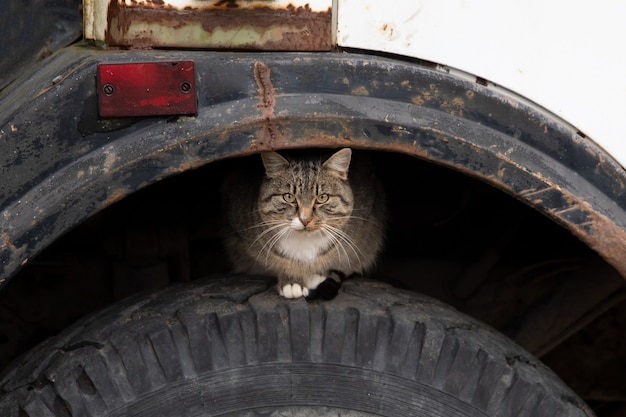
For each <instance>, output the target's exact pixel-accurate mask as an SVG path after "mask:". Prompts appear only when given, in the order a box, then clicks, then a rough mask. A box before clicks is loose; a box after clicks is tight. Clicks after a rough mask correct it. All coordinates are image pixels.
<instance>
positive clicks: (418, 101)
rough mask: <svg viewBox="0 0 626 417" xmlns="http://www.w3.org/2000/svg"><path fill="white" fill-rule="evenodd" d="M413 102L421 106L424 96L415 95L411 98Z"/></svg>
mask: <svg viewBox="0 0 626 417" xmlns="http://www.w3.org/2000/svg"><path fill="white" fill-rule="evenodd" d="M411 101H412V102H413V103H414V104H417V105H418V106H422V105H423V104H424V98H423V97H422V96H415V97H413V98H412V99H411Z"/></svg>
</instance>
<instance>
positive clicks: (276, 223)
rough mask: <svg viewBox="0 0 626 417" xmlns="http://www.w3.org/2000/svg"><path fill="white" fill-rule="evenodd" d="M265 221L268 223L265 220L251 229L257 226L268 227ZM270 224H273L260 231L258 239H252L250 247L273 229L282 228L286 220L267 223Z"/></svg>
mask: <svg viewBox="0 0 626 417" xmlns="http://www.w3.org/2000/svg"><path fill="white" fill-rule="evenodd" d="M265 223H266V222H263V223H262V224H260V225H258V226H253V227H251V228H250V229H253V228H257V227H266V224H265ZM269 224H272V226H271V227H268V228H267V229H264V230H262V231H261V233H259V234H258V235H257V236H256V239H254V240H253V241H252V243H250V248H251V247H252V246H254V244H255V243H257V242H258V241H259V240H260V239H261V238H262V237H263V236H265V235H266V234H268V233H270V232H272V231H273V230H276V229H278V228H280V227H281V226H285V223H284V222H282V221H273V222H271V223H267V225H269Z"/></svg>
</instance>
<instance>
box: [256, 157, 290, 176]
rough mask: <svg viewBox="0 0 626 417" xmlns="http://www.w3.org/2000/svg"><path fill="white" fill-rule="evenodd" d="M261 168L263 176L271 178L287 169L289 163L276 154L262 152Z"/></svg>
mask: <svg viewBox="0 0 626 417" xmlns="http://www.w3.org/2000/svg"><path fill="white" fill-rule="evenodd" d="M261 158H262V159H263V166H265V174H266V175H267V176H268V177H270V178H272V177H275V176H276V175H278V174H280V173H281V172H284V171H285V170H286V169H287V168H289V161H287V160H286V159H285V158H283V157H282V156H280V155H279V154H278V153H276V152H262V153H261Z"/></svg>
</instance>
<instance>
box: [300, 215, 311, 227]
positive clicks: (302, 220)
mask: <svg viewBox="0 0 626 417" xmlns="http://www.w3.org/2000/svg"><path fill="white" fill-rule="evenodd" d="M298 218H299V219H300V223H302V225H303V226H304V227H306V225H307V224H309V223H311V218H310V217H308V216H305V215H303V214H300V215H299V216H298Z"/></svg>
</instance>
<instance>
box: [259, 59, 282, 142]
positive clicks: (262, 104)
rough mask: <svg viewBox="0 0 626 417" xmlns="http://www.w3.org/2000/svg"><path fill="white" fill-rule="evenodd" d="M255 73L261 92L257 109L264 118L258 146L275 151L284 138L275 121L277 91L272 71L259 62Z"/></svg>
mask: <svg viewBox="0 0 626 417" xmlns="http://www.w3.org/2000/svg"><path fill="white" fill-rule="evenodd" d="M253 73H254V81H255V82H256V85H257V87H258V92H259V104H257V107H258V109H259V111H260V113H261V117H262V118H263V127H262V128H261V131H260V132H259V137H258V138H257V143H256V145H257V146H259V147H260V148H269V149H274V146H276V145H277V144H280V143H283V142H284V137H283V135H282V133H281V132H280V130H279V128H278V126H277V125H276V123H275V121H274V119H275V118H276V115H275V113H274V112H275V106H276V89H275V88H274V84H273V83H272V77H271V74H272V71H271V70H270V67H268V66H267V65H266V64H264V63H262V62H260V61H257V62H255V63H254V69H253Z"/></svg>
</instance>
